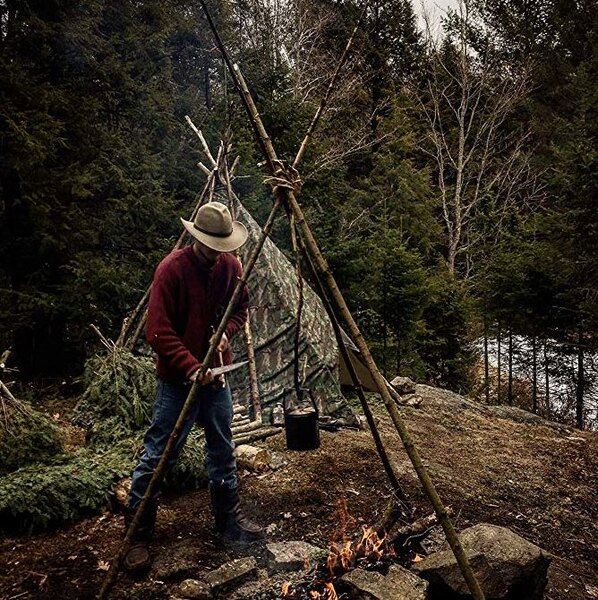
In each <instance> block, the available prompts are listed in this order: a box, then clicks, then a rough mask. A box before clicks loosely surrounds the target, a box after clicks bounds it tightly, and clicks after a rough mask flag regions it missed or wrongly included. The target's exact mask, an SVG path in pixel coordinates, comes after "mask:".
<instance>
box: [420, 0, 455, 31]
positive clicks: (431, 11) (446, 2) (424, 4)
mask: <svg viewBox="0 0 598 600" xmlns="http://www.w3.org/2000/svg"><path fill="white" fill-rule="evenodd" d="M412 3H413V9H414V10H415V12H416V13H417V15H418V16H419V25H420V27H422V25H423V23H422V20H421V15H422V14H423V11H424V10H425V11H426V12H427V13H428V15H429V16H430V18H431V19H432V22H433V23H437V22H438V21H439V20H440V17H441V16H442V15H443V13H444V12H445V11H446V9H447V8H455V7H456V6H457V4H458V0H412Z"/></svg>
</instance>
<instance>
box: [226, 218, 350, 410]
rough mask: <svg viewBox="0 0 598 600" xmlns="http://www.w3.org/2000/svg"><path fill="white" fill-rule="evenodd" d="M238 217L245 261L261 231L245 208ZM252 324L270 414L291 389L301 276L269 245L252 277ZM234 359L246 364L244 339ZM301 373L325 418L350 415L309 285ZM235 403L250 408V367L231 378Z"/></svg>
mask: <svg viewBox="0 0 598 600" xmlns="http://www.w3.org/2000/svg"><path fill="white" fill-rule="evenodd" d="M237 218H238V219H239V220H240V221H241V222H243V223H244V224H245V225H246V226H247V228H248V230H249V236H250V237H249V241H248V242H247V243H246V244H245V246H244V247H243V248H242V255H241V260H242V261H246V260H247V258H248V256H249V253H250V252H251V249H252V247H253V245H254V243H255V241H256V240H257V238H258V237H259V235H260V232H261V229H260V227H259V225H258V224H257V223H256V222H255V221H254V220H253V218H252V217H251V215H250V214H249V213H248V212H247V211H246V210H244V209H243V208H241V209H240V211H239V214H238V216H237ZM249 293H250V298H251V309H250V322H251V330H252V333H253V338H254V345H255V353H256V366H257V372H258V379H259V387H260V394H261V403H262V407H263V408H264V409H265V412H266V415H265V418H267V412H268V411H269V409H271V408H272V407H273V406H274V405H275V404H277V403H278V402H282V397H283V394H284V391H285V390H292V389H293V387H294V383H293V373H294V371H293V369H294V335H295V319H296V314H297V304H298V287H297V276H296V272H295V267H294V265H293V264H292V263H291V262H290V261H289V260H288V259H287V258H286V257H285V256H284V254H283V253H282V252H281V251H280V250H279V249H278V248H277V247H276V245H275V244H274V243H273V242H272V241H270V240H266V243H265V244H264V248H263V250H262V252H261V254H260V256H259V258H258V260H257V262H256V265H255V267H254V270H253V272H252V273H251V275H250V277H249ZM233 350H234V356H235V358H234V360H235V361H237V360H246V358H247V350H246V347H245V343H244V337H243V335H242V334H240V333H239V334H238V335H237V336H236V338H235V340H234V344H233ZM299 355H300V357H299V361H300V373H303V369H304V365H305V385H306V387H309V388H311V389H312V390H313V392H314V395H315V396H316V402H317V403H318V406H319V408H320V412H321V414H328V415H330V414H335V415H337V416H338V415H339V413H346V412H348V410H347V405H346V402H345V400H344V398H343V397H342V395H341V391H340V383H339V374H338V347H337V343H336V340H335V337H334V332H333V330H332V326H331V324H330V321H329V319H328V315H327V314H326V311H325V309H324V306H323V305H322V301H321V300H320V299H319V298H318V296H317V295H316V294H315V293H314V291H313V290H312V289H311V288H310V287H309V286H308V285H307V283H306V284H305V285H304V304H303V311H302V316H301V339H300V348H299ZM229 382H230V384H231V387H232V389H233V397H234V399H235V400H236V401H240V402H243V403H244V404H250V401H249V399H248V396H249V375H248V370H247V368H246V367H244V368H242V369H239V370H238V371H236V372H234V373H233V374H232V375H231V376H230V377H229Z"/></svg>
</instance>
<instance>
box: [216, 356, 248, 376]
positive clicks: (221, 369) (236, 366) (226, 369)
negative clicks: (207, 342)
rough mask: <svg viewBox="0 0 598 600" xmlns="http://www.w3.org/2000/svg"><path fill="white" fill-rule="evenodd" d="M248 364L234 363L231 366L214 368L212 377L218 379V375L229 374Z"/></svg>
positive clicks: (245, 362) (244, 362)
mask: <svg viewBox="0 0 598 600" xmlns="http://www.w3.org/2000/svg"><path fill="white" fill-rule="evenodd" d="M246 364H247V361H246V360H244V361H241V362H236V363H232V364H230V365H224V366H223V367H212V375H214V377H218V375H222V374H224V373H229V372H230V371H235V370H237V369H239V368H240V367H242V366H243V365H246Z"/></svg>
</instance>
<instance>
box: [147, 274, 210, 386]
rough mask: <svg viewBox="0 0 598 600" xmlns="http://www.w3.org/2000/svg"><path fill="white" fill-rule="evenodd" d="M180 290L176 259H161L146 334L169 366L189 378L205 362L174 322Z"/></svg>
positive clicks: (151, 291)
mask: <svg viewBox="0 0 598 600" xmlns="http://www.w3.org/2000/svg"><path fill="white" fill-rule="evenodd" d="M178 290H179V285H178V275H177V273H176V272H175V270H174V269H173V265H172V263H170V262H162V263H160V264H159V265H158V268H157V269H156V273H155V275H154V280H153V282H152V287H151V290H150V297H149V305H148V312H147V326H146V329H145V337H146V339H147V341H148V343H149V345H150V346H151V347H152V348H153V349H154V350H155V351H156V352H157V353H158V355H159V356H160V357H161V358H162V359H163V360H164V361H166V363H167V364H168V366H169V367H171V368H173V369H175V370H176V371H178V372H179V373H181V375H183V376H184V377H185V378H186V379H189V378H190V377H191V375H192V374H193V373H195V371H197V369H199V367H200V366H201V363H200V362H199V361H198V360H197V359H196V358H195V356H193V354H191V352H189V350H188V349H187V347H186V346H185V344H183V341H182V340H181V338H180V337H179V335H178V334H177V332H176V330H175V327H174V324H173V320H174V315H175V314H176V306H177V301H178V298H177V296H178Z"/></svg>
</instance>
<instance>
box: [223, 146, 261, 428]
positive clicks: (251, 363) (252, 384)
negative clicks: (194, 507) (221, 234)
mask: <svg viewBox="0 0 598 600" xmlns="http://www.w3.org/2000/svg"><path fill="white" fill-rule="evenodd" d="M237 158H238V157H237ZM223 163H224V165H223V171H224V173H223V176H224V183H225V185H226V195H227V196H228V203H229V206H230V209H231V213H232V215H233V219H236V218H237V216H238V205H239V204H240V201H239V199H238V198H237V196H236V195H235V193H234V191H233V186H232V183H231V178H230V171H229V169H228V162H227V155H226V154H225V155H224V161H223ZM233 166H234V164H233ZM236 255H237V259H238V260H239V262H241V257H240V253H239V251H238V250H237V252H236ZM243 337H244V338H245V347H246V348H247V369H248V371H249V398H250V400H251V406H252V407H253V418H254V420H255V421H261V420H262V403H261V401H260V387H259V384H258V378H257V364H256V362H255V347H254V344H253V333H252V331H251V313H250V312H248V314H247V320H246V321H245V324H244V325H243Z"/></svg>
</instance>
